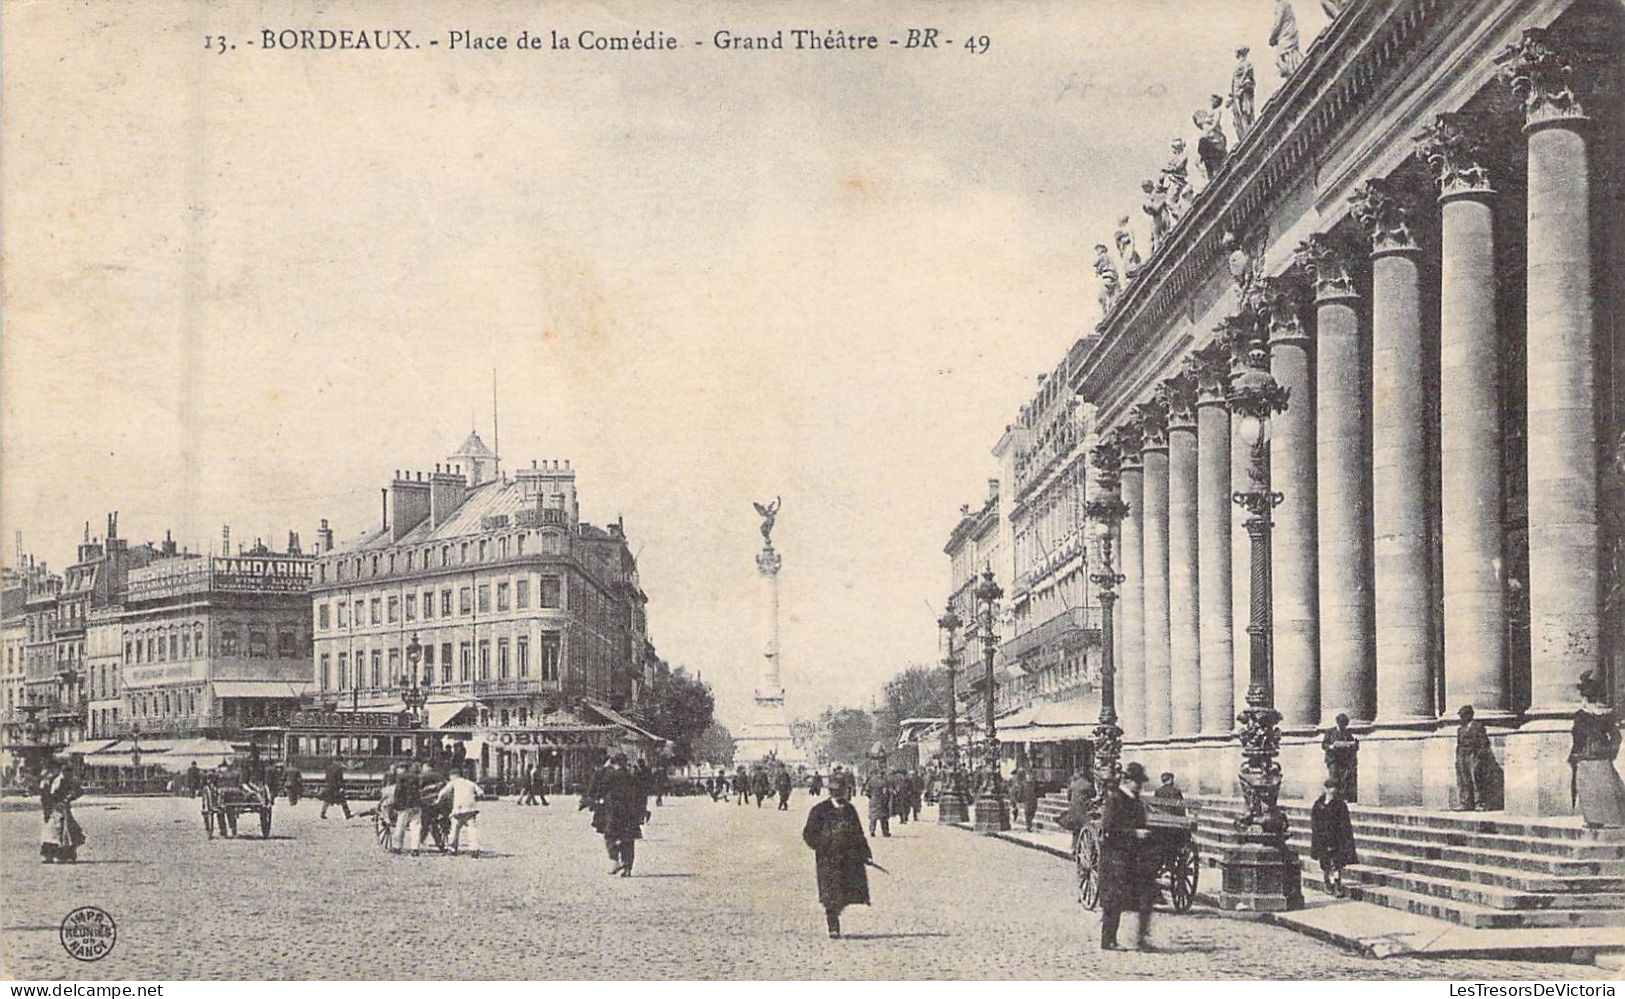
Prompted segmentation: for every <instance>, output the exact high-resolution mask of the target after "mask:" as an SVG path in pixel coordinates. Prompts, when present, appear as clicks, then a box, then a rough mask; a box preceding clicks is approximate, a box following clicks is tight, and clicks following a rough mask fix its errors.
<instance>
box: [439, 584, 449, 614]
mask: <svg viewBox="0 0 1625 999" xmlns="http://www.w3.org/2000/svg"><path fill="white" fill-rule="evenodd" d="M440 616H441V617H451V590H450V589H449V588H448V589H444V590H441V591H440Z"/></svg>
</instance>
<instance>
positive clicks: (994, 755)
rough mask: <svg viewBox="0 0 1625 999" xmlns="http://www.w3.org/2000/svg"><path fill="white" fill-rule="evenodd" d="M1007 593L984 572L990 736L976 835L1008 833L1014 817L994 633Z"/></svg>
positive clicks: (981, 592)
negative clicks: (1004, 763)
mask: <svg viewBox="0 0 1625 999" xmlns="http://www.w3.org/2000/svg"><path fill="white" fill-rule="evenodd" d="M1002 596H1004V590H1003V589H1002V588H1000V586H999V584H998V583H997V582H995V581H994V579H993V567H992V566H988V567H987V568H985V569H983V570H982V584H981V585H980V586H978V587H977V588H976V599H977V600H979V601H981V604H982V622H981V624H982V663H983V665H984V667H985V668H986V671H987V672H986V681H987V692H986V697H987V732H986V735H985V738H984V740H983V742H982V776H981V782H980V785H979V786H978V788H977V792H976V827H975V828H976V831H977V832H979V833H996V832H1004V831H1006V830H1008V829H1009V828H1010V815H1009V813H1008V812H1006V811H1005V810H1004V781H1003V780H1002V779H1001V778H1000V777H999V738H998V728H997V725H996V724H995V722H994V719H993V716H994V705H993V651H994V649H995V648H996V647H997V646H998V644H999V637H998V635H997V634H996V633H995V632H994V630H993V617H994V613H995V611H996V610H997V608H998V603H999V598H1000V597H1002Z"/></svg>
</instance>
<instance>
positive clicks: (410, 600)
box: [406, 593, 418, 621]
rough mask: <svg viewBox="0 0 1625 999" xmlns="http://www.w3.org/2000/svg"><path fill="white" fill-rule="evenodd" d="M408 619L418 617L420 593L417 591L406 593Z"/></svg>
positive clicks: (413, 619)
mask: <svg viewBox="0 0 1625 999" xmlns="http://www.w3.org/2000/svg"><path fill="white" fill-rule="evenodd" d="M406 619H407V620H408V621H416V620H417V619H418V595H417V594H416V593H408V594H407V595H406Z"/></svg>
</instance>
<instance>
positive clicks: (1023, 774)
mask: <svg viewBox="0 0 1625 999" xmlns="http://www.w3.org/2000/svg"><path fill="white" fill-rule="evenodd" d="M1016 796H1017V798H1018V799H1019V800H1020V801H1021V814H1022V817H1023V818H1024V819H1025V820H1026V822H1027V831H1028V832H1032V831H1033V818H1034V816H1036V815H1037V814H1038V778H1037V775H1035V774H1034V773H1033V772H1032V771H1031V770H1022V771H1019V772H1017V774H1016Z"/></svg>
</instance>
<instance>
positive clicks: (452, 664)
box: [311, 433, 652, 786]
mask: <svg viewBox="0 0 1625 999" xmlns="http://www.w3.org/2000/svg"><path fill="white" fill-rule="evenodd" d="M497 467H498V466H497V460H496V455H494V454H492V453H491V452H490V451H489V449H488V448H486V446H485V445H484V443H483V442H482V441H480V439H479V437H478V435H477V434H473V433H471V434H470V435H469V437H468V440H467V441H465V442H464V444H463V446H462V447H461V448H460V449H459V450H458V452H457V453H456V454H454V455H452V456H451V458H450V459H448V460H447V462H446V463H445V464H444V465H437V466H435V469H434V471H432V472H406V473H397V474H396V476H395V478H394V479H393V481H392V482H391V483H390V485H389V487H388V488H387V489H386V490H385V496H384V499H385V502H384V511H385V517H384V519H383V522H382V523H381V524H380V525H379V526H378V527H376V528H374V529H372V530H370V531H368V532H367V533H366V534H364V535H362V536H361V538H359V539H358V540H356V541H355V542H354V543H352V544H350V545H348V546H343V547H341V548H339V549H337V550H334V551H332V552H329V553H326V554H323V555H322V556H321V557H319V558H318V559H317V561H316V564H315V567H314V578H313V581H312V583H311V599H312V610H313V614H314V632H313V634H314V637H315V680H316V682H315V696H316V699H317V701H318V702H319V703H320V704H321V705H322V706H323V707H326V708H329V709H338V710H357V711H377V712H398V711H400V710H401V708H402V705H403V699H402V694H403V693H404V692H405V691H406V690H407V689H408V688H409V687H410V686H411V685H412V684H411V667H410V664H409V661H408V656H409V650H410V649H411V648H412V645H413V642H414V641H416V643H417V645H418V648H419V650H420V657H421V658H420V661H419V663H418V666H417V673H418V678H419V683H420V685H421V688H422V689H424V690H425V691H426V693H427V701H426V703H425V712H426V721H427V724H428V725H429V727H431V728H433V729H436V730H440V731H444V732H456V733H457V735H458V737H459V738H465V739H466V742H467V745H468V748H469V754H470V757H471V758H476V759H478V761H479V766H480V773H481V774H491V775H496V776H507V775H510V774H513V773H517V772H521V770H522V769H523V767H525V766H527V765H537V764H539V765H541V766H543V767H545V768H547V769H549V770H551V771H552V773H553V774H554V779H555V784H554V786H569V785H570V784H571V783H572V782H573V781H574V780H575V778H576V777H577V776H578V775H580V774H584V773H585V772H586V771H587V770H588V769H589V768H590V767H591V765H592V764H593V763H594V762H595V761H596V759H597V758H599V757H601V756H602V753H603V751H604V749H605V748H606V745H605V744H603V740H602V739H601V738H598V736H601V735H602V734H603V733H602V732H601V731H599V730H600V729H603V728H605V727H606V723H607V725H610V726H615V725H619V726H622V731H631V732H633V733H641V732H642V731H643V730H642V729H641V728H639V727H637V726H636V723H635V722H630V720H629V719H627V718H626V716H624V715H622V714H621V713H620V712H621V711H623V710H624V711H627V712H628V713H635V712H636V709H637V698H638V697H639V696H641V694H642V692H643V690H644V688H645V687H646V681H647V674H648V668H647V667H648V666H649V665H650V663H649V662H647V661H646V660H648V659H649V658H650V656H651V654H652V653H651V648H652V647H651V646H650V644H649V641H648V636H647V627H646V623H645V621H646V618H645V612H644V610H645V604H646V598H645V596H644V594H643V591H642V588H641V585H640V584H639V581H638V575H637V568H636V563H635V560H634V559H633V557H632V554H631V551H630V548H629V547H628V545H627V540H626V535H625V532H624V529H623V528H622V526H621V525H620V524H612V525H610V526H608V527H607V528H600V527H597V526H594V525H592V524H587V523H583V522H582V521H581V519H580V510H579V506H578V503H577V498H576V473H575V471H574V469H572V468H571V467H570V463H569V462H568V461H562V462H561V461H547V462H540V463H536V462H533V463H532V465H531V467H530V468H522V469H519V470H518V471H516V472H514V473H513V475H512V477H511V478H510V477H508V476H506V475H502V474H499V473H498V472H497ZM628 724H630V726H631V727H630V728H627V725H628ZM577 735H579V738H578V737H577ZM651 738H652V737H651Z"/></svg>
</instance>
